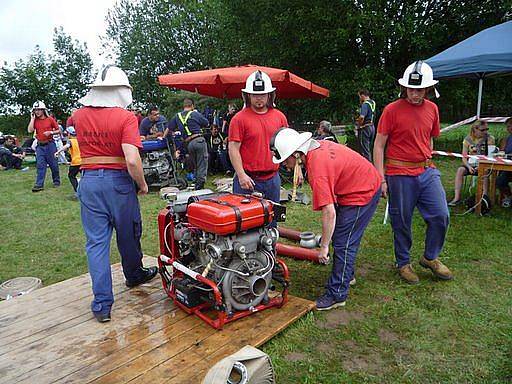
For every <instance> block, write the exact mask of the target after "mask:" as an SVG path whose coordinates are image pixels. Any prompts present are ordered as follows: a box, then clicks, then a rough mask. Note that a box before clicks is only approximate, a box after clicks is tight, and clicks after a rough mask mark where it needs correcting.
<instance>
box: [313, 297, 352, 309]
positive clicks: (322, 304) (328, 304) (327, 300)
mask: <svg viewBox="0 0 512 384" xmlns="http://www.w3.org/2000/svg"><path fill="white" fill-rule="evenodd" d="M345 304H346V301H345V300H343V301H336V300H335V299H334V297H332V296H331V295H329V294H328V293H325V294H324V295H322V296H320V297H319V298H318V299H316V310H317V311H328V310H329V309H334V308H338V307H344V306H345Z"/></svg>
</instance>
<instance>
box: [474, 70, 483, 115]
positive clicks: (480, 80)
mask: <svg viewBox="0 0 512 384" xmlns="http://www.w3.org/2000/svg"><path fill="white" fill-rule="evenodd" d="M483 87H484V78H483V77H481V78H479V79H478V101H477V105H476V118H477V119H479V118H480V110H481V109H482V89H483Z"/></svg>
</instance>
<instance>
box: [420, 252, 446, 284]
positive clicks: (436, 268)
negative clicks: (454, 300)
mask: <svg viewBox="0 0 512 384" xmlns="http://www.w3.org/2000/svg"><path fill="white" fill-rule="evenodd" d="M420 265H421V266H422V267H423V268H428V269H430V270H431V271H432V273H433V274H434V275H435V276H437V277H439V278H440V279H442V280H451V279H453V274H452V272H451V271H450V270H449V269H448V267H447V266H446V265H444V264H443V263H441V261H439V259H434V260H428V259H427V258H425V256H422V257H421V259H420Z"/></svg>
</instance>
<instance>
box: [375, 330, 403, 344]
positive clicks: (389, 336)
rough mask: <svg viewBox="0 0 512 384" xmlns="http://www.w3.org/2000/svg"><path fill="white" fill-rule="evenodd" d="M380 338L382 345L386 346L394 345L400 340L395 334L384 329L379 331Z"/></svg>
mask: <svg viewBox="0 0 512 384" xmlns="http://www.w3.org/2000/svg"><path fill="white" fill-rule="evenodd" d="M378 336H379V340H380V341H381V343H384V344H393V343H395V342H397V341H399V340H400V338H399V337H398V335H397V334H396V333H395V332H393V331H390V330H388V329H384V328H381V329H379V332H378Z"/></svg>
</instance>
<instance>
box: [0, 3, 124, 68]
mask: <svg viewBox="0 0 512 384" xmlns="http://www.w3.org/2000/svg"><path fill="white" fill-rule="evenodd" d="M115 3H116V0H67V1H65V0H38V1H36V0H0V66H1V65H3V63H4V61H7V63H8V64H12V63H14V61H16V60H18V59H24V58H26V57H27V56H28V55H29V54H31V53H32V52H33V51H34V48H35V46H36V45H39V46H40V47H41V49H42V51H43V52H45V53H48V52H51V51H53V41H52V38H53V30H54V28H55V27H59V26H62V27H63V28H64V32H65V33H66V34H67V35H70V36H71V37H72V38H73V39H77V40H79V41H80V42H85V43H87V49H88V51H89V53H90V54H91V57H92V59H93V62H94V66H95V67H96V68H100V67H101V66H102V65H104V64H106V61H107V60H106V59H104V58H103V57H101V56H100V55H99V52H100V50H101V42H100V36H102V35H104V34H105V29H106V23H105V17H106V15H107V11H108V9H109V8H111V7H112V6H113V5H115Z"/></svg>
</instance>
